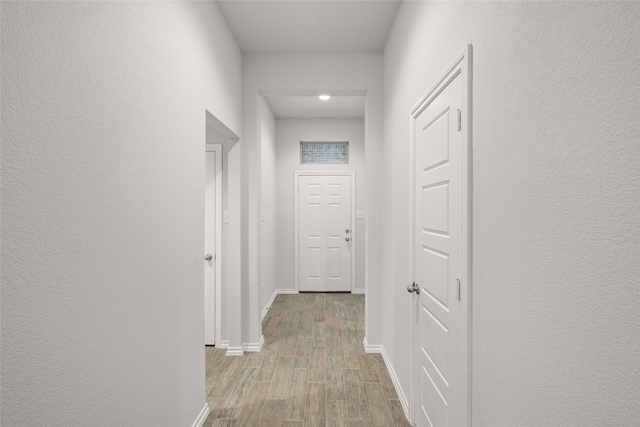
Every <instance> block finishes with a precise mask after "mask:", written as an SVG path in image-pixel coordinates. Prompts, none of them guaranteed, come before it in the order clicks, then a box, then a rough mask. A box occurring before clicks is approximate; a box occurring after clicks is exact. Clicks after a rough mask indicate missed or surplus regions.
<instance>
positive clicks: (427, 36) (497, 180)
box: [383, 2, 640, 426]
mask: <svg viewBox="0 0 640 427" xmlns="http://www.w3.org/2000/svg"><path fill="white" fill-rule="evenodd" d="M639 12H640V5H639V4H638V3H611V2H606V3H584V2H580V3H573V2H570V3H556V2H513V3H511V2H433V3H424V2H403V3H402V6H401V8H400V11H399V13H398V16H397V19H396V22H395V24H394V27H393V31H392V35H391V37H390V39H389V41H388V43H387V46H386V50H385V56H384V75H385V81H384V99H385V109H384V144H385V146H384V158H385V159H386V160H385V170H386V171H387V173H386V177H387V179H388V180H389V182H390V187H389V188H388V189H386V194H387V197H388V198H389V199H390V200H391V199H393V203H392V204H389V207H388V209H386V211H385V233H384V234H385V236H386V240H387V241H389V242H390V245H389V246H388V248H385V256H384V259H385V260H390V265H391V267H390V269H389V270H387V271H386V272H385V283H386V287H385V291H384V300H385V301H388V302H389V303H388V305H386V306H385V308H384V334H383V344H384V346H385V349H386V350H387V352H388V353H390V358H391V360H392V362H393V366H394V368H395V370H396V372H397V373H398V375H399V378H400V381H401V384H402V387H403V389H404V390H405V391H406V392H408V390H409V384H410V383H409V381H410V378H409V365H408V364H409V353H408V352H406V349H407V348H409V337H408V336H407V334H406V333H402V331H405V330H407V329H408V328H407V327H406V325H408V324H409V322H410V318H409V313H410V302H411V298H410V295H409V294H408V293H407V292H406V290H405V288H406V286H407V284H408V283H411V272H410V271H409V257H410V248H409V241H408V236H409V233H410V223H409V221H410V220H409V218H410V217H409V215H410V212H409V206H410V204H409V202H410V197H411V194H410V188H409V185H408V183H409V182H410V177H409V175H408V171H409V166H410V165H409V111H410V109H411V107H412V106H413V105H414V104H415V102H416V101H417V100H418V99H419V98H420V97H421V96H422V95H423V94H424V93H425V92H426V91H427V90H428V89H429V88H430V87H431V86H432V85H433V84H434V83H435V82H436V80H437V79H438V78H439V77H440V76H441V74H442V73H443V72H444V71H445V70H446V69H447V67H448V66H449V65H450V64H451V63H452V61H453V60H454V58H455V57H456V56H457V55H458V54H460V53H461V52H462V50H463V48H464V46H465V44H466V43H469V42H471V43H473V49H474V52H473V63H474V65H473V85H474V89H473V97H474V98H473V112H474V115H475V116H474V118H473V127H474V129H473V156H474V158H473V185H474V188H473V209H474V212H473V217H474V219H473V258H474V261H473V262H474V266H473V275H474V284H473V424H474V425H475V426H516V425H517V426H525V425H536V426H540V425H576V426H602V425H608V426H613V425H615V426H625V425H629V426H630V425H637V423H638V420H639V419H640V409H639V404H638V395H639V394H640V379H639V377H638V372H639V369H638V367H639V366H638V363H639V362H638V354H640V352H639V347H638V337H639V336H640V334H638V330H639V326H640V325H639V318H638V291H639V288H638V277H639V267H638V259H640V256H639V255H640V254H639V249H638V248H639V236H638V230H639V229H640V227H639V222H638V212H639V211H640V202H639V197H638V184H639V171H640V168H639V166H638V160H639V156H640V152H639V151H640V146H639V145H638V139H639V138H638V136H639V134H640V130H639V128H638V120H637V118H638V117H640V111H639V106H640V99H639V86H638V62H637V59H638V57H639V54H640V52H639V46H640V45H639V44H638V40H640V34H639V27H638V22H640V13H639ZM385 265H386V264H385Z"/></svg>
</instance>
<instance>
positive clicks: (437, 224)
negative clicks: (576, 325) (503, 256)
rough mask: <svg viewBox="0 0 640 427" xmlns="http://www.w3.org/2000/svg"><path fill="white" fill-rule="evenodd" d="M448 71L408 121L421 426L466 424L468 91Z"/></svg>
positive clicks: (416, 399) (418, 416)
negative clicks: (465, 107)
mask: <svg viewBox="0 0 640 427" xmlns="http://www.w3.org/2000/svg"><path fill="white" fill-rule="evenodd" d="M452 74H453V75H452V76H451V77H450V79H449V80H448V83H447V79H445V80H444V81H443V83H442V88H439V89H438V90H436V91H435V93H434V95H433V96H432V97H431V98H427V100H426V102H425V104H427V106H426V108H425V107H424V105H423V107H422V108H424V109H423V110H422V111H421V112H420V109H418V112H417V113H414V121H413V126H414V129H413V132H414V144H415V145H414V161H415V164H414V173H415V176H414V179H415V181H414V190H415V193H414V227H413V234H414V235H413V242H414V243H413V244H414V247H413V266H414V267H413V278H414V280H415V287H414V288H413V292H415V293H414V294H412V298H415V303H416V309H417V312H416V316H415V322H416V323H415V325H414V338H413V342H414V349H413V351H414V363H415V365H414V369H415V371H414V372H415V374H414V375H413V378H414V381H415V383H414V402H413V403H414V406H413V408H414V416H415V422H416V425H417V426H419V427H423V426H438V427H439V426H466V425H468V408H467V405H468V403H467V402H468V399H467V393H468V383H467V375H468V370H467V362H468V355H467V333H468V328H467V326H466V321H467V316H466V314H465V313H466V310H467V307H468V306H467V304H468V301H467V299H468V298H466V294H465V295H464V297H465V298H461V297H460V292H462V289H459V286H460V284H461V282H462V280H463V279H464V277H463V261H464V262H466V258H464V259H463V241H464V239H463V237H464V233H465V230H466V228H464V225H463V217H465V216H464V215H463V196H464V191H466V189H463V176H465V174H464V173H463V169H464V167H465V166H464V165H465V164H466V163H465V162H464V161H463V154H464V153H463V145H464V143H465V138H464V137H463V132H462V126H461V120H460V119H461V117H462V114H465V113H466V112H464V111H462V110H463V105H465V103H464V92H465V90H464V76H463V74H461V73H458V74H457V75H456V74H455V73H452ZM416 114H417V115H416ZM465 152H466V151H465ZM465 208H466V204H465ZM412 286H413V285H412ZM411 288H412V287H410V288H409V289H408V290H409V292H412V289H411ZM416 288H417V290H416Z"/></svg>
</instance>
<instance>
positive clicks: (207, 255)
mask: <svg viewBox="0 0 640 427" xmlns="http://www.w3.org/2000/svg"><path fill="white" fill-rule="evenodd" d="M204 259H205V261H211V260H212V259H213V255H211V254H206V255H205V256H204Z"/></svg>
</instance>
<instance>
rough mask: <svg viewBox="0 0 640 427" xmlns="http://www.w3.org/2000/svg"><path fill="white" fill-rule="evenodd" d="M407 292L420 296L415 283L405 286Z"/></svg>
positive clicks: (418, 288)
mask: <svg viewBox="0 0 640 427" xmlns="http://www.w3.org/2000/svg"><path fill="white" fill-rule="evenodd" d="M407 292H409V293H410V294H411V293H414V292H415V293H416V294H420V285H416V282H413V284H411V285H409V286H407Z"/></svg>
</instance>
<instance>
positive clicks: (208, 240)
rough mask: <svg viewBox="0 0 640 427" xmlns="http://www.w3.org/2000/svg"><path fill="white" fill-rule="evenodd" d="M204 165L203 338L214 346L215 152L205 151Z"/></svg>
mask: <svg viewBox="0 0 640 427" xmlns="http://www.w3.org/2000/svg"><path fill="white" fill-rule="evenodd" d="M205 155H206V165H205V170H206V172H205V206H204V216H205V220H204V236H205V237H204V251H205V255H204V337H205V340H204V342H205V344H207V345H214V344H215V338H216V336H215V330H216V327H215V326H216V324H215V323H216V312H215V308H216V292H215V288H216V259H215V257H216V176H217V172H218V171H217V162H216V156H217V153H216V152H215V151H207V152H206V153H205Z"/></svg>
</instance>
